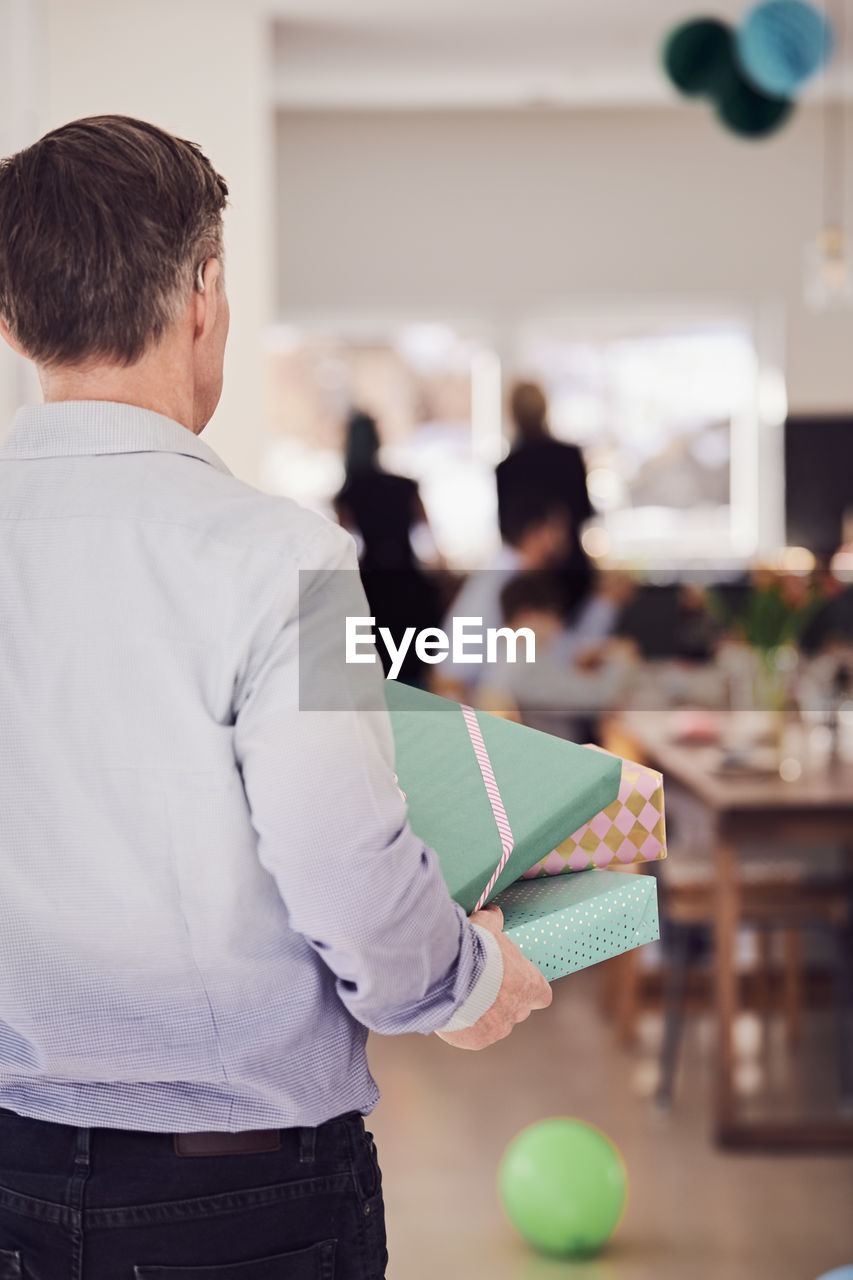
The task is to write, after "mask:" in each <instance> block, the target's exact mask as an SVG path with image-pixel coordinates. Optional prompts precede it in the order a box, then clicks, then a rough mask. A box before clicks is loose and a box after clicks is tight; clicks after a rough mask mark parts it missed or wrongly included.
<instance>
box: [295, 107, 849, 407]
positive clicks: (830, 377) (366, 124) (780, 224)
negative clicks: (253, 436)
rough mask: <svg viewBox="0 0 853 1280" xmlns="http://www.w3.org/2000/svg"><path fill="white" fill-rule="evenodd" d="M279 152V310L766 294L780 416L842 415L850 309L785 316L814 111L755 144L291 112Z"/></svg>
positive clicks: (666, 120)
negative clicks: (783, 408) (781, 369)
mask: <svg viewBox="0 0 853 1280" xmlns="http://www.w3.org/2000/svg"><path fill="white" fill-rule="evenodd" d="M851 136H853V135H851ZM278 156H279V170H280V192H279V238H280V281H279V304H280V310H281V312H282V313H287V312H295V313H299V312H304V311H314V310H316V311H320V312H322V311H335V310H343V311H358V310H360V309H367V308H375V309H377V310H378V309H383V308H387V309H395V308H403V309H411V310H412V311H415V312H416V311H417V310H418V309H420V310H422V311H424V312H435V311H438V312H439V313H441V312H442V311H443V312H444V313H445V314H448V315H450V314H453V313H457V314H459V313H461V314H464V315H471V314H478V313H482V314H484V315H486V316H489V315H493V316H495V317H496V318H497V319H498V321H500V320H501V319H507V318H511V317H512V316H513V315H516V314H519V313H524V312H536V310H537V309H541V310H547V311H553V310H554V309H559V308H560V307H565V308H567V309H570V310H571V309H574V308H575V306H576V305H577V304H578V303H579V302H580V303H586V302H594V303H601V302H602V301H607V300H608V299H610V300H613V301H618V300H625V299H628V300H630V299H632V298H638V297H641V298H648V297H650V296H651V297H657V298H661V297H667V298H674V299H678V298H685V299H688V300H690V301H691V302H693V301H697V300H702V299H705V298H707V299H710V300H714V299H719V300H721V301H726V300H731V301H732V302H735V303H739V304H743V305H745V306H746V307H747V308H750V309H754V310H757V309H758V307H759V306H760V305H762V304H763V303H765V302H771V303H772V302H775V301H776V300H779V301H781V302H782V303H783V304H784V308H785V311H786V315H787V338H788V352H787V372H788V391H789V399H790V403H791V407H792V409H794V410H820V411H823V410H826V411H829V410H842V409H843V410H850V409H853V311H847V312H843V313H822V314H816V313H813V312H809V311H807V310H806V308H805V306H804V304H803V250H804V245H805V243H806V241H807V240H809V239H810V238H812V237H813V236H814V235H815V234H816V232H817V230H818V228H819V226H820V220H821V212H820V158H821V152H820V120H819V116H818V114H817V112H816V111H815V110H814V109H808V110H803V111H801V112H800V114H799V115H798V117H797V118H795V120H794V122H793V123H792V124H791V125H790V126H789V127H788V128H787V129H786V130H785V131H784V132H782V133H781V134H779V135H777V136H776V137H775V138H773V139H772V140H768V141H766V142H763V143H749V142H742V141H739V140H737V139H734V138H732V137H731V136H730V135H728V134H725V133H723V132H722V130H721V129H719V128H718V127H717V126H716V125H715V124H713V123H712V121H711V120H710V118H709V116H708V113H707V112H705V111H703V110H702V108H700V107H695V108H693V107H688V108H684V109H677V108H676V109H663V108H661V109H655V108H649V109H638V110H635V111H630V112H629V111H621V110H612V111H607V110H596V111H566V110H560V111H495V112H483V111H471V112H458V111H436V112H429V111H427V112H408V113H407V112H396V113H381V112H370V111H365V112H347V113H345V112H334V111H325V112H323V111H304V112H296V111H290V112H285V113H282V114H281V115H280V117H279V128H278ZM851 207H853V205H851Z"/></svg>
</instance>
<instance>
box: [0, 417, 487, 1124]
mask: <svg viewBox="0 0 853 1280" xmlns="http://www.w3.org/2000/svg"><path fill="white" fill-rule="evenodd" d="M354 566H355V560H354V553H353V547H352V542H351V539H350V538H349V536H348V535H347V534H345V533H343V531H342V530H340V529H338V528H337V527H336V526H334V525H332V524H330V523H329V522H328V521H326V520H323V519H322V518H321V517H319V516H316V515H314V514H312V513H310V512H308V511H305V510H303V509H301V508H300V507H298V506H297V505H295V504H294V503H292V502H290V501H289V500H287V499H284V498H278V497H269V496H266V495H264V494H261V493H259V492H258V491H256V490H254V489H252V488H250V487H249V486H247V485H245V484H243V483H242V482H240V481H239V480H237V479H236V478H235V477H234V476H232V475H231V474H230V472H229V471H228V469H227V467H225V465H224V464H223V463H222V461H221V460H220V459H219V458H218V457H217V455H216V454H215V453H214V452H213V451H212V450H211V449H210V448H208V447H207V445H205V444H204V443H203V442H202V441H201V440H199V439H198V438H197V437H196V436H194V435H193V434H192V433H191V432H190V431H188V430H186V429H185V428H184V427H182V426H181V425H180V424H178V423H176V422H173V421H172V420H170V419H168V418H164V417H161V416H159V415H157V414H153V413H150V412H147V411H145V410H143V409H139V408H136V407H134V406H130V405H123V404H113V403H106V402H92V401H77V402H65V403H60V404H49V405H43V406H39V407H34V408H27V409H24V410H22V411H21V412H20V413H19V414H18V415H17V417H16V419H15V423H14V426H13V429H12V432H11V435H10V436H9V437H8V438H7V440H6V442H5V445H4V446H3V447H2V449H0V1106H3V1107H7V1108H10V1109H11V1110H14V1111H17V1112H19V1113H21V1114H23V1115H28V1116H35V1117H38V1118H41V1119H46V1120H54V1121H58V1122H62V1123H66V1124H75V1125H99V1126H112V1127H119V1128H131V1129H147V1130H160V1131H172V1130H174V1131H188V1130H199V1129H227V1130H240V1129H253V1128H262V1127H278V1126H287V1125H312V1124H319V1123H321V1122H322V1121H324V1120H326V1119H329V1118H330V1117H332V1116H335V1115H339V1114H341V1113H343V1112H346V1111H351V1110H358V1111H363V1112H367V1111H369V1110H370V1109H371V1108H372V1106H373V1105H374V1103H375V1102H376V1099H377V1096H378V1093H377V1089H376V1086H375V1084H374V1082H373V1080H372V1078H371V1076H370V1073H369V1071H368V1068H367V1063H366V1059H365V1041H366V1038H367V1029H368V1028H369V1027H370V1028H375V1029H376V1030H378V1031H380V1032H384V1033H398V1032H407V1031H420V1032H430V1031H433V1030H435V1029H438V1028H444V1027H447V1026H450V1027H454V1028H455V1027H464V1026H468V1025H471V1023H473V1022H474V1021H476V1019H477V1018H478V1017H479V1016H480V1014H481V1013H482V1012H483V1011H484V1010H485V1009H486V1008H488V1006H489V1004H490V1003H491V1002H492V1000H493V999H494V997H495V994H496V991H497V987H498V985H499V983H500V977H501V963H500V955H499V952H498V950H497V944H496V943H495V942H494V940H493V939H491V938H490V937H489V936H488V935H487V934H485V931H483V930H479V929H477V928H476V927H474V926H471V925H470V924H469V923H468V922H467V921H466V920H465V917H464V914H463V913H462V911H461V909H460V908H459V907H457V906H456V905H455V904H454V903H452V902H451V900H450V898H449V896H448V894H447V890H446V888H445V886H444V882H443V880H442V878H441V874H440V872H439V869H438V865H437V860H436V858H435V855H434V854H433V853H432V852H431V851H430V850H429V849H425V848H424V846H423V844H422V843H421V842H420V841H419V840H418V839H417V838H416V837H415V836H414V834H413V833H412V831H411V829H410V827H409V825H408V823H407V821H406V814H405V807H404V803H403V800H402V798H401V796H400V794H399V792H398V791H397V788H396V786H395V782H394V777H393V772H392V766H391V761H392V744H391V738H390V731H389V727H388V723H387V718H386V717H385V716H384V714H383V715H380V713H378V712H367V713H365V712H356V711H345V710H341V711H331V712H305V711H300V709H299V683H298V676H297V621H298V622H299V625H301V626H304V625H306V623H307V624H310V620H311V619H310V616H306V615H310V613H311V611H312V610H314V609H316V610H318V611H320V613H321V612H322V608H323V601H322V600H317V601H313V600H312V597H311V594H310V593H308V595H307V596H306V595H304V593H303V599H302V601H301V606H300V607H301V616H300V617H299V618H298V619H297V614H298V612H299V610H298V607H297V606H298V604H299V586H298V577H299V570H301V569H318V570H323V569H334V568H339V567H343V568H354ZM315 594H318V593H315ZM362 612H363V613H367V608H366V606H365V607H364V608H363V609H362ZM317 636H318V639H317V644H316V652H314V653H313V654H312V660H314V661H316V662H317V664H318V669H319V668H320V667H322V663H323V639H322V632H321V631H320V630H319V629H317ZM303 660H304V654H303ZM303 676H304V672H303Z"/></svg>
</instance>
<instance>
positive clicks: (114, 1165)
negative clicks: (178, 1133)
mask: <svg viewBox="0 0 853 1280" xmlns="http://www.w3.org/2000/svg"><path fill="white" fill-rule="evenodd" d="M216 1145H217V1144H216V1143H215V1142H207V1143H206V1144H205V1143H204V1142H197V1141H194V1140H193V1138H192V1137H189V1138H187V1139H186V1140H185V1139H183V1138H175V1137H174V1136H173V1135H171V1134H153V1133H136V1132H129V1131H126V1130H121V1129H84V1128H80V1129H77V1128H72V1127H70V1126H68V1125H59V1124H48V1123H46V1122H45V1121H42V1120H29V1119H26V1118H24V1117H22V1116H18V1115H15V1114H14V1113H12V1112H10V1111H3V1110H0V1280H383V1278H384V1276H385V1267H386V1264H387V1253H386V1251H385V1216H384V1207H383V1201H382V1185H381V1175H380V1171H379V1165H378V1163H377V1159H376V1148H375V1147H374V1144H373V1139H372V1136H371V1135H370V1134H369V1133H367V1132H366V1131H365V1128H364V1121H363V1120H362V1117H361V1116H360V1115H355V1114H350V1115H346V1116H341V1117H339V1118H338V1119H335V1120H330V1121H328V1122H327V1123H326V1124H323V1125H320V1126H318V1127H317V1128H313V1129H281V1130H269V1131H267V1132H265V1133H264V1134H263V1135H260V1141H257V1140H256V1141H255V1142H254V1143H252V1142H251V1141H250V1142H248V1143H246V1144H244V1145H248V1146H254V1147H256V1148H260V1147H266V1148H267V1149H266V1150H263V1149H255V1150H251V1151H247V1152H239V1151H233V1152H231V1153H229V1154H206V1153H205V1154H198V1153H197V1152H198V1151H199V1148H201V1150H203V1151H205V1152H207V1151H209V1150H210V1149H211V1148H215V1147H216ZM231 1145H232V1146H233V1145H238V1146H239V1145H240V1144H239V1142H237V1143H236V1144H235V1143H234V1142H233V1141H232V1142H231ZM181 1152H183V1154H182V1153H181Z"/></svg>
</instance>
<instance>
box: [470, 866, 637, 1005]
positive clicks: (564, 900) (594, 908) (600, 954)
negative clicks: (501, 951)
mask: <svg viewBox="0 0 853 1280" xmlns="http://www.w3.org/2000/svg"><path fill="white" fill-rule="evenodd" d="M494 901H495V905H496V906H499V907H500V908H501V910H502V911H503V913H504V933H505V934H506V935H507V937H509V938H511V939H512V941H513V942H514V943H515V944H516V946H517V947H519V948H520V949H521V950H522V951H523V952H524V954H525V955H526V956H527V957H528V959H530V960H532V961H533V963H534V964H535V965H536V967H537V968H538V969H540V970H541V972H542V973H543V974H544V975H545V977H546V978H547V979H548V981H549V982H553V981H554V979H555V978H562V977H564V976H565V975H566V974H567V973H575V972H576V970H578V969H586V968H588V967H589V966H590V965H592V964H598V962H599V960H607V959H609V957H610V956H616V955H619V954H620V952H622V951H630V950H631V949H632V948H633V947H640V946H642V945H643V944H644V943H646V942H655V941H656V940H657V939H658V938H659V937H660V928H659V925H658V905H657V881H656V880H655V878H654V876H650V875H632V874H631V873H630V872H626V871H580V872H578V873H577V874H576V875H573V876H551V877H549V878H548V879H544V880H521V881H519V882H518V883H517V884H512V885H510V886H509V888H508V889H504V891H503V892H502V893H499V894H498V896H497V897H496V898H495V899H494Z"/></svg>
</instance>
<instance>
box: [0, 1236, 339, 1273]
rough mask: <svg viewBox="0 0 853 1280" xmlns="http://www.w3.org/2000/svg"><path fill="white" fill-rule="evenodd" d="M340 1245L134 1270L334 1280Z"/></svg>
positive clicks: (328, 1242)
mask: <svg viewBox="0 0 853 1280" xmlns="http://www.w3.org/2000/svg"><path fill="white" fill-rule="evenodd" d="M337 1243H338V1242H337V1240H322V1241H321V1242H320V1243H319V1244H315V1245H312V1246H311V1248H310V1249H300V1250H299V1252H298V1253H279V1254H277V1255H276V1256H275V1257H274V1258H258V1259H257V1261H255V1262H226V1263H225V1264H224V1265H223V1266H218V1267H157V1266H154V1267H145V1266H144V1267H134V1269H133V1275H134V1278H135V1280H334V1276H335V1248H336V1246H337ZM10 1256H13V1257H14V1256H17V1255H10ZM2 1257H3V1255H2V1254H0V1259H2ZM20 1274H21V1273H20V1270H18V1271H10V1272H9V1273H8V1275H7V1273H6V1272H5V1271H3V1270H2V1266H0V1280H18V1277H19V1276H20Z"/></svg>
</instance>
